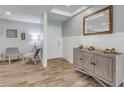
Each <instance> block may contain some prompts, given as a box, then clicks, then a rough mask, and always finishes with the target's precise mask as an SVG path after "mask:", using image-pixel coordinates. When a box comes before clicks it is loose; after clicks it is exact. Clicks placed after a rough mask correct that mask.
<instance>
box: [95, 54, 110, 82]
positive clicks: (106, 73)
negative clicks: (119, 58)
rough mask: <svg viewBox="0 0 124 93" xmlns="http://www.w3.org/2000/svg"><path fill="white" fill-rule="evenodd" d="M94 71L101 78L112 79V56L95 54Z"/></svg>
mask: <svg viewBox="0 0 124 93" xmlns="http://www.w3.org/2000/svg"><path fill="white" fill-rule="evenodd" d="M94 58H95V68H94V73H95V74H96V75H98V76H100V77H101V78H103V79H106V80H108V81H112V58H109V57H103V56H98V55H95V56H94Z"/></svg>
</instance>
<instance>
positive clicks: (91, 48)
mask: <svg viewBox="0 0 124 93" xmlns="http://www.w3.org/2000/svg"><path fill="white" fill-rule="evenodd" d="M88 50H89V51H93V50H96V49H95V47H94V46H90V47H89V48H88Z"/></svg>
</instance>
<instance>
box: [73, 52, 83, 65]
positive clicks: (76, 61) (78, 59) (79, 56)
mask: <svg viewBox="0 0 124 93" xmlns="http://www.w3.org/2000/svg"><path fill="white" fill-rule="evenodd" d="M73 56H74V64H75V65H79V66H81V65H82V52H81V51H77V50H74V55H73Z"/></svg>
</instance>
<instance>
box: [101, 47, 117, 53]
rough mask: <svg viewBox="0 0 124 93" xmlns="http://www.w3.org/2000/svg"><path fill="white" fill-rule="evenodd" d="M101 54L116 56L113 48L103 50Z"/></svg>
mask: <svg viewBox="0 0 124 93" xmlns="http://www.w3.org/2000/svg"><path fill="white" fill-rule="evenodd" d="M103 52H104V53H106V54H117V52H116V50H115V48H112V49H105V50H104V51H103Z"/></svg>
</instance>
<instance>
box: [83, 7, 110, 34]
mask: <svg viewBox="0 0 124 93" xmlns="http://www.w3.org/2000/svg"><path fill="white" fill-rule="evenodd" d="M110 33H112V6H108V7H106V8H104V9H101V10H99V11H96V12H94V13H92V14H90V15H87V16H85V17H84V19H83V34H84V35H94V34H110Z"/></svg>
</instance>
